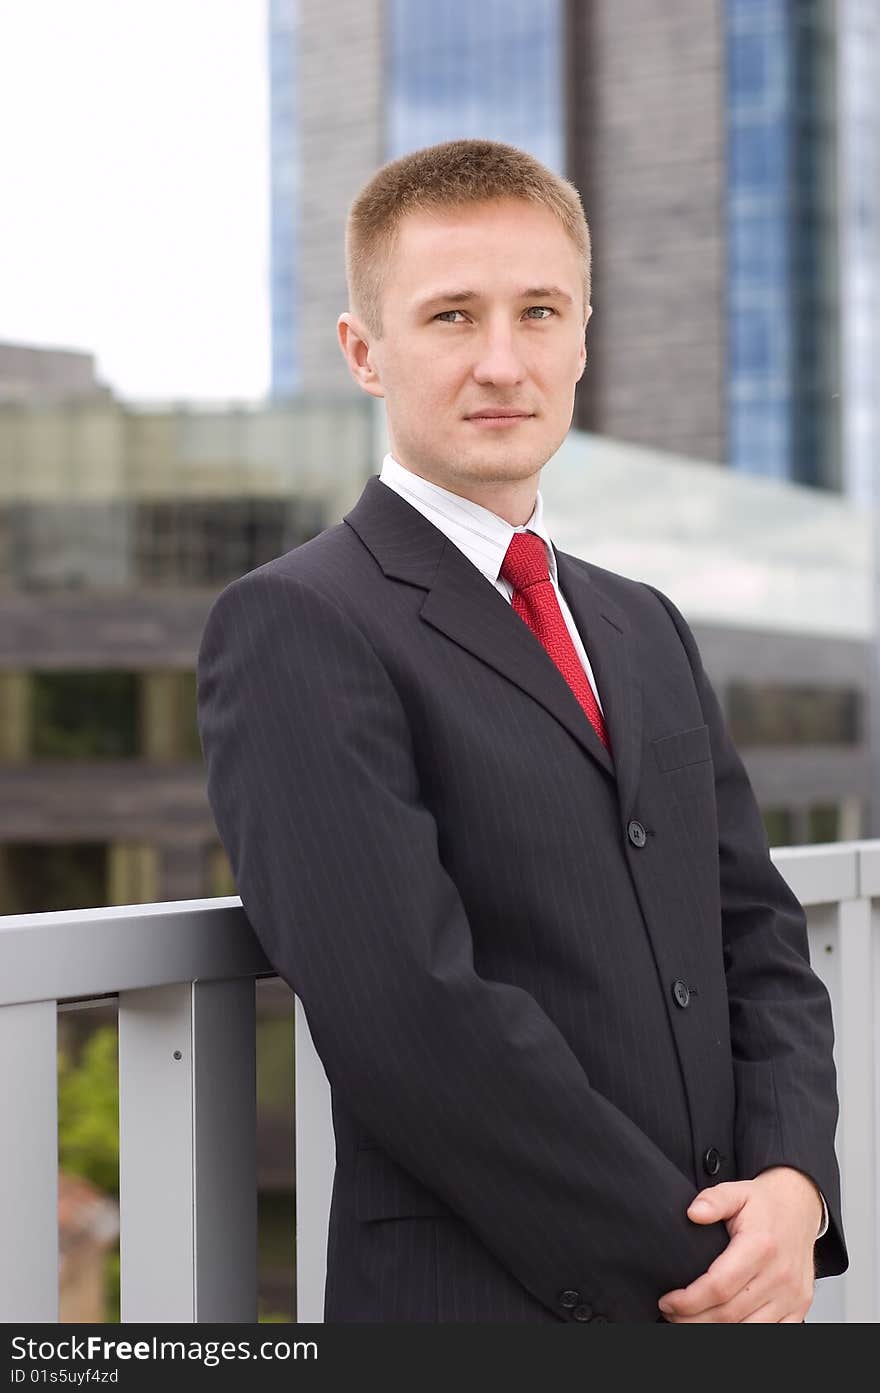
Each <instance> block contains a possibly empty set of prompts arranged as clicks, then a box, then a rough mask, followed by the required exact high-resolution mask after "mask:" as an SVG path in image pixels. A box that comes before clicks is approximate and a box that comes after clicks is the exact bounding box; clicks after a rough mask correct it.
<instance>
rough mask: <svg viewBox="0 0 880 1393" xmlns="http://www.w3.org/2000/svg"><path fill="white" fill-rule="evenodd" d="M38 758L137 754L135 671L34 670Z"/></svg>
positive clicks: (34, 731)
mask: <svg viewBox="0 0 880 1393" xmlns="http://www.w3.org/2000/svg"><path fill="white" fill-rule="evenodd" d="M31 681H32V692H33V706H32V714H33V725H32V732H31V740H32V745H31V752H32V755H33V757H34V758H35V759H131V758H133V757H134V756H135V755H137V754H138V688H137V674H136V673H133V672H35V673H33V674H32V677H31Z"/></svg>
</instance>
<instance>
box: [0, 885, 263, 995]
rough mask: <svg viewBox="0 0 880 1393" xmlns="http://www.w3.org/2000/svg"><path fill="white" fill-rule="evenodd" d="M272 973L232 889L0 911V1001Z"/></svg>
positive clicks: (95, 992) (116, 990)
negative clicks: (197, 896)
mask: <svg viewBox="0 0 880 1393" xmlns="http://www.w3.org/2000/svg"><path fill="white" fill-rule="evenodd" d="M145 919H148V920H149V921H150V922H149V923H144V920H145ZM274 975H276V974H275V971H274V969H273V967H272V965H271V963H270V962H269V961H268V959H267V958H266V956H265V954H264V953H263V951H262V949H261V947H260V945H259V943H258V942H257V939H256V937H255V936H254V934H253V932H252V930H251V927H250V925H249V924H248V921H247V917H246V916H245V913H244V910H243V909H242V907H241V900H240V899H239V897H238V896H237V895H234V896H222V897H217V898H215V899H206V900H178V901H170V902H165V903H161V904H150V905H115V906H109V907H106V908H104V907H102V908H100V909H86V910H70V911H68V912H63V911H50V912H47V913H41V914H23V915H6V916H4V917H2V918H0V1006H9V1005H14V1004H18V1003H22V1002H26V1001H46V1000H53V999H54V1000H56V1001H63V1000H75V999H77V998H80V999H94V998H96V997H100V996H102V995H106V994H108V993H115V992H120V991H130V990H136V989H139V988H144V987H161V986H170V985H171V984H173V983H175V982H195V981H206V982H210V981H225V980H229V979H232V978H235V977H257V976H274Z"/></svg>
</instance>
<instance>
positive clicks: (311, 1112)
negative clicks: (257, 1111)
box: [294, 996, 336, 1322]
mask: <svg viewBox="0 0 880 1393" xmlns="http://www.w3.org/2000/svg"><path fill="white" fill-rule="evenodd" d="M294 1021H295V1030H296V1034H295V1060H296V1069H295V1092H296V1319H297V1322H302V1321H323V1319H324V1282H325V1279H326V1275H327V1229H328V1221H329V1217H330V1200H331V1197H332V1194H333V1177H334V1172H335V1168H336V1139H335V1135H334V1131H333V1113H332V1108H331V1104H330V1084H329V1082H328V1079H327V1075H326V1073H325V1072H324V1065H323V1064H322V1063H321V1058H320V1056H319V1054H318V1052H317V1050H316V1049H315V1046H314V1042H313V1041H312V1036H311V1031H310V1030H309V1025H308V1021H307V1020H306V1014H305V1011H304V1010H303V1005H302V1002H301V1001H300V999H299V997H298V996H297V997H295V998H294Z"/></svg>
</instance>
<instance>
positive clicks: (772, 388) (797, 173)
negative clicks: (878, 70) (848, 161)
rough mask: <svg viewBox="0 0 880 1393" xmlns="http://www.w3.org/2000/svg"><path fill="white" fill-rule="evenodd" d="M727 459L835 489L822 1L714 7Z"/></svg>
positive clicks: (832, 222) (832, 193)
mask: <svg viewBox="0 0 880 1393" xmlns="http://www.w3.org/2000/svg"><path fill="white" fill-rule="evenodd" d="M725 13H726V23H727V35H726V38H727V44H726V52H727V142H728V144H727V230H728V371H727V378H728V384H727V385H728V403H727V404H728V458H729V462H730V464H731V466H732V467H733V468H735V469H741V470H744V471H746V472H748V473H753V474H766V475H769V476H772V477H775V478H783V479H792V480H795V481H798V482H802V483H810V484H817V485H824V486H835V485H836V484H837V482H838V476H839V443H838V435H839V431H838V416H839V411H838V405H837V401H838V396H837V385H838V371H837V339H838V294H837V266H836V188H835V179H834V168H833V165H834V158H833V150H834V144H835V140H836V130H835V116H834V89H835V84H834V78H833V63H834V34H833V23H832V20H831V15H830V10H829V7H828V6H827V4H826V3H824V0H815V2H813V0H727V4H726V11H725Z"/></svg>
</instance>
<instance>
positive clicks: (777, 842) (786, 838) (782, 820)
mask: <svg viewBox="0 0 880 1393" xmlns="http://www.w3.org/2000/svg"><path fill="white" fill-rule="evenodd" d="M761 815H762V817H763V819H764V831H765V832H766V833H767V842H768V844H769V845H770V846H771V847H774V846H791V845H792V843H793V842H794V817H793V816H792V812H791V809H790V808H763V809H762V813H761Z"/></svg>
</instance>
